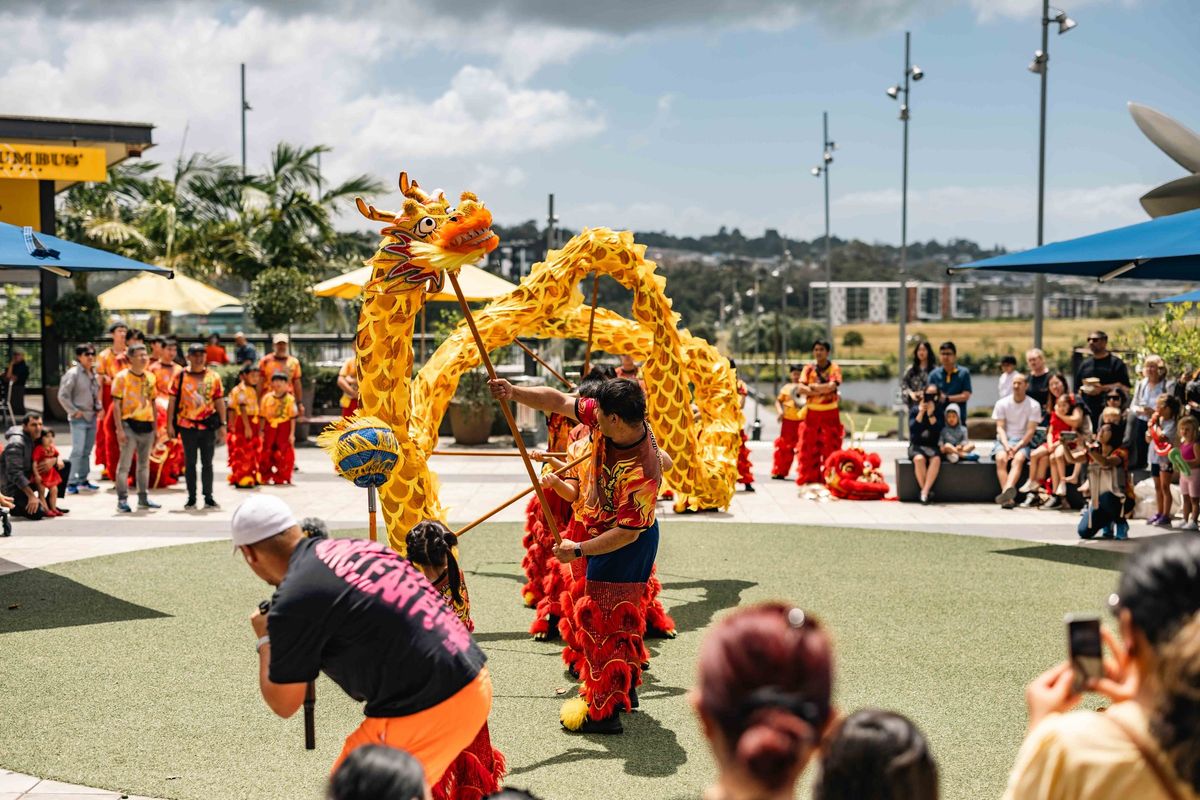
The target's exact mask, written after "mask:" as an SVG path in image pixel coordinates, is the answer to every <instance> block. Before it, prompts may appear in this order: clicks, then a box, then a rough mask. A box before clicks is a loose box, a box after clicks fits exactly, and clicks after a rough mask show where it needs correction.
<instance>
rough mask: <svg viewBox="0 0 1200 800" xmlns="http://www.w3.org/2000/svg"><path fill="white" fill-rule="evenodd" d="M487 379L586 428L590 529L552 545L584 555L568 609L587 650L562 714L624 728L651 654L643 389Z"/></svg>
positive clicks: (650, 520)
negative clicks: (582, 536) (579, 394)
mask: <svg viewBox="0 0 1200 800" xmlns="http://www.w3.org/2000/svg"><path fill="white" fill-rule="evenodd" d="M491 387H492V393H493V394H494V395H495V396H496V397H497V398H498V399H500V400H501V401H507V400H510V399H511V400H515V401H516V402H518V403H521V404H523V405H527V406H529V407H531V408H535V409H538V410H541V411H545V412H558V413H560V414H564V415H567V416H570V417H572V418H573V419H577V420H579V421H580V422H581V423H582V424H584V425H586V426H587V427H588V428H590V429H591V441H592V452H591V458H589V459H587V460H585V461H583V462H581V463H580V464H579V466H578V467H576V469H575V472H574V473H573V474H572V475H571V481H572V482H573V483H576V484H577V485H578V489H577V491H578V499H577V508H576V515H577V517H579V518H580V519H581V520H582V521H583V524H584V525H585V527H586V528H587V533H589V534H590V536H589V538H588V539H587V540H586V541H575V540H572V539H570V538H564V539H563V540H562V542H561V543H559V544H558V545H557V546H556V547H555V555H556V556H557V557H558V560H559V561H561V562H563V563H564V564H569V563H571V562H573V561H575V560H577V559H580V558H583V557H584V556H587V557H588V561H587V590H586V595H585V596H584V597H583V598H582V599H581V600H580V601H579V602H578V603H577V604H576V605H575V609H574V622H575V626H576V628H577V629H578V634H579V637H580V645H581V646H582V651H583V657H584V664H583V666H582V669H581V670H580V679H581V682H582V685H581V687H580V695H581V697H580V698H577V699H575V700H572V701H569V702H568V703H567V704H566V705H565V706H564V707H563V711H562V716H561V719H562V724H563V727H565V728H566V729H568V730H571V731H579V732H584V733H620V732H622V730H623V728H622V725H621V719H620V712H621V711H622V710H626V711H628V710H630V709H631V708H632V707H633V706H634V704H635V703H636V702H637V700H636V697H637V693H636V690H637V686H638V684H640V683H641V672H642V665H643V663H644V662H645V660H646V656H647V653H646V648H645V645H644V644H643V641H642V636H643V632H644V631H645V619H644V617H643V610H642V608H643V606H642V603H643V598H644V596H645V594H646V584H647V582H648V581H649V580H650V576H651V571H652V569H653V567H654V558H655V556H656V554H657V552H658V522H657V520H656V519H655V503H656V501H657V499H658V488H659V485H660V483H661V482H662V466H661V464H660V462H659V451H658V445H657V443H656V442H655V440H654V436H653V434H651V432H650V428H649V426H648V425H647V423H646V396H645V393H644V392H643V391H642V389H641V387H640V386H638V385H637V383H636V382H634V381H629V380H614V381H609V382H606V383H605V384H603V385H602V386H601V387H600V390H599V397H598V398H597V399H592V398H586V397H583V398H578V399H576V398H574V397H571V396H570V395H566V394H563V393H562V392H559V391H557V390H555V389H551V388H549V387H544V386H541V387H514V386H513V385H512V384H510V383H509V382H508V381H505V380H503V379H498V380H495V381H492V382H491ZM551 483H552V484H553V483H554V482H553V481H551ZM553 488H555V490H556V491H557V490H559V489H560V487H558V486H556V485H555V486H553Z"/></svg>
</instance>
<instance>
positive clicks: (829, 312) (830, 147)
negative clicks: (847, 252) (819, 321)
mask: <svg viewBox="0 0 1200 800" xmlns="http://www.w3.org/2000/svg"><path fill="white" fill-rule="evenodd" d="M821 130H822V133H821V142H822V144H821V166H819V167H813V168H812V174H813V176H814V177H817V178H820V177H821V176H822V175H823V176H825V334H826V335H827V336H828V337H829V339H830V341H832V340H833V258H832V256H831V254H830V247H829V167H830V165H831V164H833V151H834V150H836V149H837V144H835V143H834V142H831V141H829V112H828V111H822V112H821Z"/></svg>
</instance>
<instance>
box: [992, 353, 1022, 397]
mask: <svg viewBox="0 0 1200 800" xmlns="http://www.w3.org/2000/svg"><path fill="white" fill-rule="evenodd" d="M1016 374H1017V357H1016V356H1002V357H1001V358H1000V378H999V380H998V382H997V390H998V391H999V394H997V395H996V396H997V397H999V398H1001V399H1003V398H1005V397H1008V396H1009V395H1011V394H1012V382H1013V376H1014V375H1016ZM1026 387H1027V388H1028V382H1027V383H1026Z"/></svg>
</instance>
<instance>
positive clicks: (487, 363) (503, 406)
mask: <svg viewBox="0 0 1200 800" xmlns="http://www.w3.org/2000/svg"><path fill="white" fill-rule="evenodd" d="M446 275H447V276H449V278H450V284H451V285H452V286H453V287H454V294H455V295H457V296H458V306H459V308H461V309H462V312H463V317H464V318H466V320H467V327H469V328H470V329H471V336H473V337H474V338H475V347H476V348H477V349H478V350H479V360H480V361H481V362H482V363H483V366H484V367H485V368H486V369H487V372H488V377H490V378H491V379H492V380H496V378H497V376H496V368H495V367H494V366H493V365H492V358H491V356H489V355H488V351H487V348H486V347H484V346H483V337H482V336H480V335H479V328H477V327H476V326H475V317H474V315H472V314H471V307H470V306H469V305H467V298H466V296H465V295H463V290H462V287H461V286H459V285H458V273H457V272H455V271H454V270H447V272H446ZM500 410H501V411H503V412H504V419H505V420H506V421H507V422H508V429H509V430H510V431H512V435H513V442H515V443H516V445H517V450H519V451H521V462H522V463H523V464H524V465H525V471H526V472H527V473H529V482H530V483H532V484H533V490H534V491H535V492H537V498H538V503H539V504H541V506H542V514H543V515H544V516H545V517H546V527H547V528H549V529H550V533H551V535H552V536H554V541H555V542H556V543H557V542H561V541H562V537H561V536H559V534H558V524H557V523H556V522H555V521H554V513H553V512H552V511H551V510H550V502H549V501H548V500H547V499H546V493H545V492H544V491H542V482H541V481H540V480H538V475H537V470H535V469H534V468H533V461H531V460H530V459H529V453H528V452H527V451H526V450H525V440H524V439H522V438H521V432H520V431H519V430H517V421H516V420H515V419H514V418H513V413H512V409H511V408H509V407H508V403H507V402H504V403H500Z"/></svg>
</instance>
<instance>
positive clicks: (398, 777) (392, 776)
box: [325, 744, 433, 800]
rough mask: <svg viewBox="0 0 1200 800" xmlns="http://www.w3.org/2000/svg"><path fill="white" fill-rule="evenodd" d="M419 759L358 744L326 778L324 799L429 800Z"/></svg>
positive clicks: (392, 748) (385, 747)
mask: <svg viewBox="0 0 1200 800" xmlns="http://www.w3.org/2000/svg"><path fill="white" fill-rule="evenodd" d="M432 796H433V795H432V794H431V793H430V791H429V785H428V784H427V783H426V782H425V770H424V768H422V766H421V762H420V761H418V760H417V759H415V758H413V757H412V756H411V755H409V754H408V753H406V752H405V751H403V750H397V749H396V748H394V747H388V746H386V745H382V744H369V745H365V746H363V747H360V748H358V749H357V750H355V751H354V752H353V753H351V754H350V755H348V756H346V760H345V761H343V762H342V764H341V766H339V767H338V768H337V771H335V772H334V773H333V775H332V776H331V777H330V778H329V792H328V793H327V794H326V795H325V797H326V800H430V798H431V797H432Z"/></svg>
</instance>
